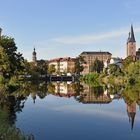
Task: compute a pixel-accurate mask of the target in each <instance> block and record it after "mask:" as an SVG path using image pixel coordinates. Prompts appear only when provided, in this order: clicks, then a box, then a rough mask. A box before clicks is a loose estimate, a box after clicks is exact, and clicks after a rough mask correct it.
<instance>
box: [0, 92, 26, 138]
mask: <svg viewBox="0 0 140 140" xmlns="http://www.w3.org/2000/svg"><path fill="white" fill-rule="evenodd" d="M24 103H25V98H24V97H23V96H21V97H20V96H19V97H16V96H12V95H9V93H5V94H0V139H1V138H2V140H11V139H14V140H20V139H21V140H22V139H25V137H24V136H22V134H21V133H20V130H17V129H16V128H15V127H13V126H14V124H15V121H16V117H17V116H16V113H19V112H21V111H22V109H23V108H24Z"/></svg>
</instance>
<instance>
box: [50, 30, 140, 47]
mask: <svg viewBox="0 0 140 140" xmlns="http://www.w3.org/2000/svg"><path fill="white" fill-rule="evenodd" d="M128 31H129V29H128V28H124V29H121V30H114V31H111V32H106V33H101V34H90V35H82V36H75V37H60V38H55V39H52V41H53V42H56V43H60V44H71V45H72V44H92V43H95V42H96V43H98V42H102V41H104V40H109V39H112V38H118V37H121V36H123V35H127V34H128ZM136 32H140V27H137V28H135V33H136Z"/></svg>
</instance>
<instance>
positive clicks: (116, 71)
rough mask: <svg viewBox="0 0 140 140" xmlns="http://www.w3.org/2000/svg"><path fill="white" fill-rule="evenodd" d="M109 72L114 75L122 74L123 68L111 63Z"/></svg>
mask: <svg viewBox="0 0 140 140" xmlns="http://www.w3.org/2000/svg"><path fill="white" fill-rule="evenodd" d="M108 69H109V74H111V75H113V76H121V75H122V74H123V73H122V71H121V68H120V67H119V66H118V65H115V64H111V65H109V68H108Z"/></svg>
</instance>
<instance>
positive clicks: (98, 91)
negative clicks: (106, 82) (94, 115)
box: [81, 84, 112, 104]
mask: <svg viewBox="0 0 140 140" xmlns="http://www.w3.org/2000/svg"><path fill="white" fill-rule="evenodd" d="M83 86H84V92H83V93H81V97H82V100H81V102H82V103H92V104H108V103H110V102H111V101H112V99H111V98H110V96H109V95H108V94H107V91H104V90H103V87H98V88H93V87H91V86H89V85H85V84H83Z"/></svg>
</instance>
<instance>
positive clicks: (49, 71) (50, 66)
mask: <svg viewBox="0 0 140 140" xmlns="http://www.w3.org/2000/svg"><path fill="white" fill-rule="evenodd" d="M55 72H56V69H55V65H53V64H52V65H49V66H48V73H49V74H53V73H55Z"/></svg>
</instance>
